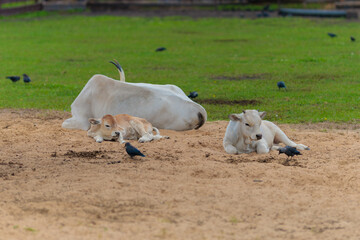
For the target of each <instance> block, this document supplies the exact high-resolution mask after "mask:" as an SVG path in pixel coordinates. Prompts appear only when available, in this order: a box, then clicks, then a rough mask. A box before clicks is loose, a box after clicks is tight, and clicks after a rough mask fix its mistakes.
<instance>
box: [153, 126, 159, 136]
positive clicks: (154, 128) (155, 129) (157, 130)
mask: <svg viewBox="0 0 360 240" xmlns="http://www.w3.org/2000/svg"><path fill="white" fill-rule="evenodd" d="M153 131H155V133H156V135H155V136H160V131H159V129H157V128H156V127H153Z"/></svg>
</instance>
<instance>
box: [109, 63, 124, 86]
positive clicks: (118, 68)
mask: <svg viewBox="0 0 360 240" xmlns="http://www.w3.org/2000/svg"><path fill="white" fill-rule="evenodd" d="M110 63H112V64H114V65H115V67H116V68H117V70H118V71H119V74H120V82H125V73H124V70H123V69H122V67H121V66H120V64H119V62H118V61H116V60H115V59H114V61H110Z"/></svg>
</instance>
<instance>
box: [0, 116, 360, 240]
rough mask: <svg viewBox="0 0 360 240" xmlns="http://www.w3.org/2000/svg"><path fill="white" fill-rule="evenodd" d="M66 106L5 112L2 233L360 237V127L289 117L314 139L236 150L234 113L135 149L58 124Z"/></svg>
mask: <svg viewBox="0 0 360 240" xmlns="http://www.w3.org/2000/svg"><path fill="white" fill-rule="evenodd" d="M67 117H69V113H62V112H51V111H34V110H33V111H31V110H21V111H19V110H0V129H1V140H0V177H1V178H0V191H1V195H0V196H1V198H0V239H358V238H359V236H360V228H359V224H360V204H359V203H360V200H359V198H360V174H359V173H360V162H359V156H360V148H359V131H358V130H357V126H354V125H334V124H317V125H280V126H281V128H282V129H283V130H284V131H285V132H286V133H287V135H288V136H289V137H290V138H292V139H293V140H295V141H296V142H300V143H303V144H306V145H309V146H310V147H311V150H310V151H303V155H302V156H298V157H296V158H295V159H294V160H292V161H290V162H289V164H286V163H285V159H286V156H284V155H278V153H277V152H271V153H270V154H266V155H256V154H247V155H228V154H226V153H225V152H224V151H223V147H222V138H223V135H224V132H225V128H226V125H227V122H226V121H218V122H209V123H206V124H205V126H204V127H202V128H201V129H199V130H193V131H186V132H174V131H166V130H162V131H161V132H162V134H163V135H168V136H170V137H171V138H170V139H163V140H160V141H156V142H150V143H143V144H140V143H137V142H134V141H132V143H133V145H135V146H136V147H138V148H139V149H140V150H142V151H143V152H144V153H145V155H146V157H145V158H136V159H134V160H131V159H130V158H129V157H127V156H126V154H125V151H124V148H123V146H122V145H121V144H119V143H117V142H103V143H96V142H95V141H94V140H93V139H91V138H89V137H87V136H86V132H85V131H77V130H66V129H62V128H61V123H62V121H63V120H64V119H65V118H67Z"/></svg>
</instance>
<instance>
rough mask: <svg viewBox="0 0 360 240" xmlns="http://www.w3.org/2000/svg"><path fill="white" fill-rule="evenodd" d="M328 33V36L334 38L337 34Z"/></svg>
mask: <svg viewBox="0 0 360 240" xmlns="http://www.w3.org/2000/svg"><path fill="white" fill-rule="evenodd" d="M328 35H329V37H331V38H334V37H336V36H337V35H336V34H335V33H328Z"/></svg>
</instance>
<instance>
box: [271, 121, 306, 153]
mask: <svg viewBox="0 0 360 240" xmlns="http://www.w3.org/2000/svg"><path fill="white" fill-rule="evenodd" d="M276 127H277V126H276ZM275 142H282V143H284V144H285V145H287V146H291V147H295V148H296V149H298V150H310V148H309V147H308V146H305V145H303V144H297V143H295V142H293V141H291V140H290V139H289V138H288V137H287V136H286V134H285V133H284V132H283V131H282V130H281V129H280V128H279V127H277V129H276V131H275Z"/></svg>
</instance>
